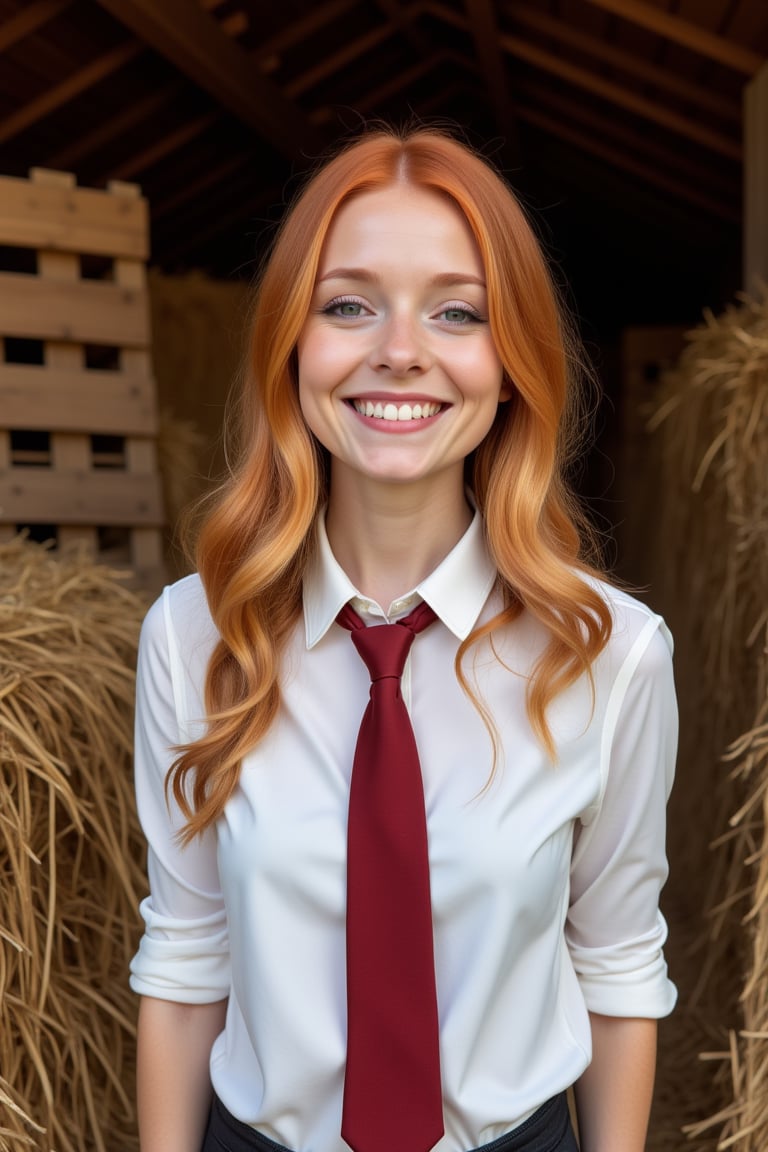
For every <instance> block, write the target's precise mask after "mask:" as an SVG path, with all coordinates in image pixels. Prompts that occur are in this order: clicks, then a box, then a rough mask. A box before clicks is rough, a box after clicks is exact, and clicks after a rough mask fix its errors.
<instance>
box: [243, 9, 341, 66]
mask: <svg viewBox="0 0 768 1152" xmlns="http://www.w3.org/2000/svg"><path fill="white" fill-rule="evenodd" d="M356 3H357V0H329V2H328V3H327V4H312V6H311V9H310V11H308V12H307V13H306V14H305V15H303V16H300V17H299V18H298V19H296V20H291V22H290V23H289V24H287V25H286V27H285V28H283V29H281V31H280V32H276V33H275V35H274V36H270V37H269V39H268V40H264V41H263V43H262V44H260V45H259V47H258V49H257V56H258V58H259V59H260V60H261V59H268V58H269V57H271V56H280V55H281V54H282V53H283V52H285V51H287V50H288V49H289V48H293V47H294V45H296V44H303V43H305V42H306V41H307V40H309V38H310V37H311V36H313V35H314V34H315V32H319V30H320V29H321V28H324V27H325V25H326V24H330V22H331V21H332V20H335V19H336V18H337V17H338V16H343V15H344V14H345V13H346V12H349V11H350V9H351V8H354V6H355V4H356Z"/></svg>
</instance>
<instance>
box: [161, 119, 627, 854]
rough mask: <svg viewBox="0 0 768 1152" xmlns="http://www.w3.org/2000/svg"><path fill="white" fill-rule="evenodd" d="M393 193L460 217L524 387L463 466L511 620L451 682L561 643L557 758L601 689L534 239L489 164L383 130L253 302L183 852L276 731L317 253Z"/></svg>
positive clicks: (299, 528) (347, 163) (302, 474)
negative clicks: (541, 636) (372, 196)
mask: <svg viewBox="0 0 768 1152" xmlns="http://www.w3.org/2000/svg"><path fill="white" fill-rule="evenodd" d="M398 181H406V182H408V183H410V184H413V185H416V186H418V187H421V188H425V189H429V190H433V191H436V192H438V193H440V194H442V195H445V196H449V197H450V198H451V199H452V200H453V201H454V202H455V203H456V204H457V205H458V206H459V208H460V209H461V211H462V212H463V213H464V215H465V216H466V218H467V221H468V222H469V225H470V227H471V229H472V232H473V234H474V237H475V240H476V242H477V245H478V247H479V250H480V254H481V256H482V259H483V263H484V265H485V271H486V279H487V288H488V301H489V320H490V325H491V331H492V334H493V338H494V341H495V343H496V348H497V350H498V353H499V356H500V358H501V360H502V363H503V365H504V370H505V373H506V376H507V377H508V379H509V380H510V381H511V382H512V384H513V389H512V392H513V396H512V399H511V400H510V401H509V402H508V403H505V404H501V405H499V409H498V412H497V415H496V419H495V422H494V424H493V426H492V428H491V430H490V432H489V433H488V435H487V437H486V439H485V440H484V441H483V443H482V444H481V445H480V447H479V448H478V449H477V451H476V452H475V454H474V458H473V459H472V460H471V461H469V462H468V469H469V476H468V479H469V482H470V483H471V484H472V486H473V489H474V492H475V496H476V499H477V504H478V507H479V508H480V510H481V511H482V513H483V516H484V518H485V524H486V531H487V539H488V544H489V548H490V552H491V555H492V557H493V560H494V562H495V564H496V567H497V570H498V574H499V584H500V587H501V589H502V591H503V594H504V601H505V607H504V610H503V611H502V612H501V613H500V615H498V616H497V617H496V618H495V619H494V620H493V621H491V622H490V623H488V624H486V625H484V626H483V627H482V628H480V629H477V630H476V631H475V632H473V633H472V635H470V636H469V637H468V638H467V639H466V640H465V641H464V643H463V644H462V645H461V647H460V649H459V652H458V655H457V658H456V670H457V675H458V676H459V679H460V681H461V683H462V685H463V686H464V688H465V690H467V691H470V690H469V687H468V685H467V682H466V678H465V676H464V673H463V671H462V667H461V662H462V658H463V656H464V654H465V653H466V651H467V649H468V648H469V647H470V646H471V645H472V644H473V643H475V642H476V641H477V640H479V639H480V638H481V636H484V635H489V634H492V633H493V631H494V630H495V629H497V628H499V627H501V626H503V625H504V624H505V623H507V622H509V621H510V620H513V619H514V618H515V616H517V615H518V613H519V612H520V611H521V610H522V609H523V608H525V609H526V610H528V611H530V612H531V613H533V615H534V616H535V617H536V618H537V619H539V620H540V621H541V622H542V623H543V624H544V625H545V626H546V628H547V630H548V632H549V635H550V640H549V644H548V646H547V647H546V649H545V651H544V653H543V655H542V657H541V659H540V660H539V662H538V664H537V666H536V668H535V669H534V673H533V675H532V677H531V680H530V683H529V686H528V713H529V718H530V721H531V724H532V726H533V728H534V730H535V731H536V732H537V733H538V735H539V737H540V738H541V740H542V742H543V744H544V746H545V747H546V748H547V750H548V752H549V753H550V755H551V756H552V757H553V758H554V747H553V742H552V738H551V733H550V731H549V728H548V726H547V721H546V710H547V706H548V705H549V703H550V702H551V701H552V699H553V698H554V697H555V696H556V695H557V694H558V693H559V692H561V691H563V689H565V688H567V687H568V686H569V685H570V684H572V683H573V682H574V681H575V680H576V679H578V677H579V676H581V675H584V674H586V675H587V676H589V675H590V669H591V665H592V662H593V661H594V659H595V658H596V656H597V655H598V654H599V652H600V651H601V650H602V648H603V647H604V646H605V644H606V642H607V639H608V636H609V635H610V616H609V612H608V608H607V607H606V605H605V602H604V600H603V598H602V597H601V596H600V594H599V592H598V591H596V589H595V588H594V586H593V583H592V580H591V577H592V576H593V575H594V574H595V573H594V570H593V569H592V568H590V567H589V565H588V564H587V563H586V561H585V560H584V559H583V558H582V549H583V542H584V540H585V535H584V528H583V524H582V522H581V520H580V517H579V513H578V508H577V506H576V504H575V503H574V501H573V500H572V498H571V496H570V494H569V492H568V490H567V486H566V485H565V482H564V479H563V471H564V464H565V462H566V459H567V455H568V447H569V440H570V438H571V434H572V432H573V429H574V406H573V404H574V397H575V396H576V395H577V392H578V388H577V387H576V384H577V380H576V379H574V377H575V376H576V375H577V374H578V358H577V356H575V355H574V352H573V350H574V349H575V348H576V344H575V342H574V341H573V340H572V338H571V336H570V334H569V331H568V328H567V324H566V322H565V319H564V315H563V312H562V310H561V309H560V308H559V306H558V301H557V294H556V292H555V289H554V286H553V283H552V279H551V276H550V274H549V271H548V269H547V266H546V263H545V260H544V257H543V255H542V252H541V249H540V246H539V244H538V242H537V240H536V238H535V236H534V234H533V232H532V229H531V227H530V225H529V223H528V221H527V220H526V218H525V215H524V213H523V211H522V209H521V207H520V205H519V204H518V202H517V200H516V199H515V197H514V196H513V194H512V193H511V191H510V190H509V189H508V188H507V186H506V185H505V183H504V182H503V180H502V179H501V178H500V177H499V176H498V175H497V174H496V172H495V171H494V170H493V169H492V168H491V167H490V165H489V164H487V163H486V161H485V160H483V159H482V158H481V157H480V156H478V155H477V154H475V153H474V152H472V151H471V150H470V149H468V148H467V147H465V146H464V145H463V144H461V143H459V142H457V141H456V140H454V139H453V138H452V137H450V136H448V135H445V134H443V133H441V132H438V131H434V130H432V129H424V128H419V129H415V130H410V131H408V132H405V133H398V132H395V131H394V130H389V129H377V130H376V131H372V132H370V133H368V134H366V135H365V136H363V137H362V138H361V139H359V140H358V141H356V142H355V143H353V144H350V145H348V146H347V147H345V148H344V149H343V151H341V152H340V153H339V154H338V155H337V156H336V157H335V158H334V159H332V160H331V161H329V162H328V163H327V164H326V165H325V166H324V167H322V168H321V169H320V170H319V171H318V172H317V173H316V175H315V176H314V177H313V179H311V180H310V181H309V183H308V184H307V186H306V187H305V189H304V191H303V192H302V193H301V194H300V196H299V197H298V199H297V200H296V202H295V204H294V206H293V208H292V210H291V211H290V212H289V213H288V215H287V216H286V218H285V220H284V222H283V224H282V226H281V228H280V230H279V232H278V234H277V237H276V240H275V243H274V246H273V249H272V253H271V255H270V258H269V260H268V261H267V263H266V265H265V268H264V271H263V274H262V277H261V280H260V284H259V287H258V290H257V295H256V299H255V304H254V308H253V318H252V324H251V335H250V343H249V359H248V362H247V364H246V366H245V370H244V373H243V379H242V382H241V383H242V387H241V395H240V406H239V410H238V420H237V424H238V434H239V444H240V447H239V449H238V450H237V451H236V454H235V458H234V464H233V466H232V467H231V472H230V475H229V477H228V479H227V480H226V482H225V483H224V484H223V486H222V487H221V489H220V490H219V491H218V493H217V494H216V496H215V498H214V502H213V505H212V507H211V509H210V510H209V511H208V513H207V516H206V518H205V520H204V521H203V524H202V527H201V530H200V533H199V536H198V541H197V566H198V570H199V572H200V576H201V579H202V582H203V586H204V588H205V591H206V595H207V598H208V604H209V607H210V610H211V613H212V616H213V619H214V622H215V624H216V626H217V628H218V631H219V635H220V639H219V641H218V644H217V645H216V648H215V650H214V652H213V655H212V657H211V660H210V663H209V666H208V672H207V679H206V686H205V700H206V709H207V718H208V725H207V730H206V731H205V733H204V734H203V735H202V736H201V737H200V738H199V739H197V740H195V741H193V742H191V743H190V744H188V745H185V746H183V748H182V750H181V755H180V756H179V758H178V759H177V760H176V762H175V764H174V765H173V767H172V768H171V772H170V773H169V783H170V785H171V786H172V789H173V794H174V796H175V798H176V800H177V802H178V803H179V804H180V806H181V808H182V810H183V812H184V814H185V816H186V817H187V820H188V823H187V825H186V827H185V829H184V838H185V839H190V838H191V837H193V836H195V835H196V834H197V833H199V832H201V831H202V830H203V829H205V828H206V827H207V826H208V825H209V824H211V823H212V822H213V821H214V820H215V819H216V818H217V817H218V815H219V814H220V813H221V811H222V809H223V807H224V804H225V803H226V801H227V800H228V798H229V797H230V795H231V794H232V792H233V790H234V788H235V787H236V785H237V781H238V777H239V772H240V764H241V761H242V758H243V756H244V755H245V753H246V752H248V751H249V750H250V749H251V748H253V746H254V745H255V744H256V743H257V742H258V741H259V740H260V739H261V738H262V736H263V735H264V734H265V733H266V731H267V730H268V728H269V727H270V725H271V723H272V721H273V720H274V718H275V715H276V713H277V711H278V708H279V704H280V659H281V653H282V651H283V649H284V647H285V644H286V641H287V639H288V637H289V635H290V633H291V631H292V630H293V628H294V627H295V625H296V622H297V620H298V618H299V616H300V614H301V593H302V579H303V575H304V570H305V566H306V563H307V559H308V557H309V554H310V551H311V549H312V546H313V538H314V531H313V530H314V524H315V519H316V517H317V514H318V509H319V508H320V507H321V506H322V504H323V503H324V500H325V498H326V495H327V493H326V484H327V480H326V462H325V460H324V454H323V451H322V450H321V449H320V448H319V447H318V445H317V444H316V443H315V441H314V439H313V437H312V435H311V434H310V432H309V430H308V428H307V426H306V424H305V422H304V419H303V417H302V413H301V409H300V407H299V400H298V388H297V380H296V370H295V355H294V350H295V347H296V343H297V341H298V338H299V334H300V332H301V329H302V326H303V324H304V320H305V318H306V316H307V313H308V311H309V306H310V299H311V295H312V291H313V287H314V282H315V276H316V272H317V267H318V263H319V260H320V253H321V249H322V247H323V242H324V240H325V236H326V234H327V232H328V228H329V226H330V223H331V221H332V220H333V218H334V215H335V213H336V212H337V210H338V208H339V206H340V205H341V204H342V203H344V202H345V201H346V200H348V199H350V198H351V197H352V196H355V195H359V194H361V193H363V192H366V191H370V190H372V189H377V188H382V187H386V186H388V185H391V184H393V183H397V182H398ZM470 695H472V693H471V691H470ZM477 703H478V706H479V707H480V710H481V711H482V710H483V709H482V703H481V702H479V701H478V702H477ZM188 781H189V782H190V783H191V789H189V790H188V788H187V783H188Z"/></svg>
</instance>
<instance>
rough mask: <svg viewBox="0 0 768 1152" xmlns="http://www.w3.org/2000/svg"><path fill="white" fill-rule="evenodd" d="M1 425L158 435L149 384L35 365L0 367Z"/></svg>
mask: <svg viewBox="0 0 768 1152" xmlns="http://www.w3.org/2000/svg"><path fill="white" fill-rule="evenodd" d="M0 413H1V414H2V415H0V420H2V423H3V426H4V427H6V428H28V429H29V430H30V431H42V432H47V431H51V432H53V431H57V430H59V431H62V432H100V433H103V434H104V435H110V436H119V435H125V436H151V435H155V434H156V433H157V416H156V414H155V405H154V383H153V381H152V379H151V378H144V379H142V378H141V377H140V376H136V375H130V376H129V375H127V374H126V373H124V372H89V371H85V370H80V371H74V372H72V371H62V370H60V369H58V370H57V371H56V372H51V370H50V368H47V367H45V368H41V367H40V366H38V365H36V364H0Z"/></svg>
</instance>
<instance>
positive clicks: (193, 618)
mask: <svg viewBox="0 0 768 1152" xmlns="http://www.w3.org/2000/svg"><path fill="white" fill-rule="evenodd" d="M217 639H218V632H217V630H216V626H215V624H214V622H213V620H212V618H211V613H210V610H209V608H208V600H207V598H206V595H205V589H204V588H203V584H202V581H201V579H200V577H199V575H198V574H197V573H196V572H193V573H192V574H191V575H189V576H184V577H182V578H181V579H180V580H177V581H175V583H173V584H167V585H166V586H165V588H164V589H163V591H162V592H161V593H160V595H159V596H158V598H157V600H155V602H154V604H152V606H151V607H150V609H149V611H148V612H147V614H146V616H145V618H144V623H143V625H142V642H143V643H145V644H150V645H153V646H154V645H158V644H159V645H163V646H164V645H169V646H171V647H178V648H180V649H183V650H187V651H191V650H195V649H198V650H199V649H200V647H203V648H208V649H210V647H211V646H212V645H213V644H214V643H215V641H216V640H217Z"/></svg>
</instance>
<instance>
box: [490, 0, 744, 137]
mask: <svg viewBox="0 0 768 1152" xmlns="http://www.w3.org/2000/svg"><path fill="white" fill-rule="evenodd" d="M507 10H508V12H509V15H510V17H511V18H512V19H513V20H514V21H515V22H516V23H517V24H521V25H523V27H525V28H530V29H532V30H534V31H536V32H541V33H542V35H544V36H548V37H551V38H552V39H553V40H556V41H557V42H558V43H560V44H564V45H567V46H568V47H569V48H575V49H576V50H577V51H579V52H584V53H585V55H587V56H591V57H592V58H593V59H594V60H598V61H600V62H601V63H603V64H607V65H608V66H609V67H610V68H614V69H616V71H617V72H619V73H623V74H624V75H627V76H634V77H636V78H637V79H638V80H640V81H642V82H643V83H644V84H650V85H652V86H653V87H654V88H658V89H660V90H661V91H665V92H669V93H670V94H671V95H673V96H678V97H679V98H680V99H681V100H685V101H686V103H688V104H690V105H692V106H693V107H694V108H704V109H706V110H707V111H708V112H713V113H714V114H715V115H716V116H720V117H722V118H723V119H730V120H735V121H739V120H740V119H741V103H740V102H739V101H731V100H728V99H726V97H725V96H721V95H719V94H718V93H716V92H712V91H710V90H709V89H708V88H702V86H701V85H700V84H693V83H691V82H690V81H689V80H686V79H684V78H683V77H682V76H678V75H676V74H675V73H673V72H671V71H670V69H669V68H659V67H657V66H656V65H655V64H651V63H649V61H647V60H644V59H642V58H641V57H639V56H636V55H635V54H634V53H632V52H626V51H624V50H623V49H621V48H617V47H616V45H615V44H611V43H609V42H608V41H607V40H600V39H598V38H597V37H596V36H590V35H589V34H588V33H586V32H580V31H579V30H578V28H575V27H574V26H573V25H572V24H570V23H568V22H567V21H565V20H558V19H556V18H555V17H554V16H549V15H548V14H547V13H546V12H540V11H539V10H538V9H537V8H523V7H522V6H521V5H518V4H508V5H507Z"/></svg>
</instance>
